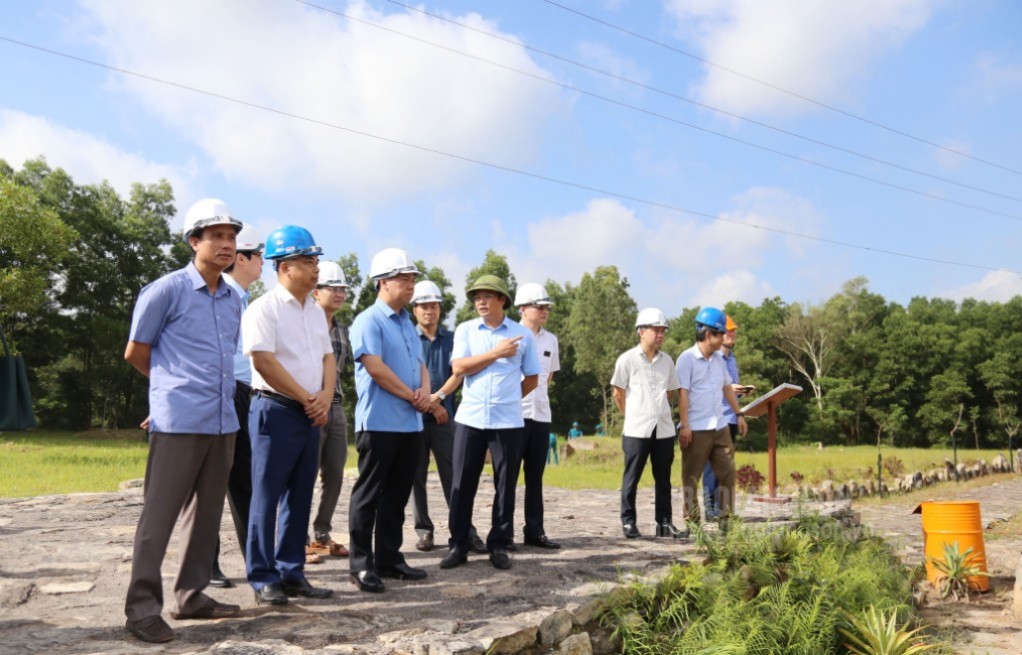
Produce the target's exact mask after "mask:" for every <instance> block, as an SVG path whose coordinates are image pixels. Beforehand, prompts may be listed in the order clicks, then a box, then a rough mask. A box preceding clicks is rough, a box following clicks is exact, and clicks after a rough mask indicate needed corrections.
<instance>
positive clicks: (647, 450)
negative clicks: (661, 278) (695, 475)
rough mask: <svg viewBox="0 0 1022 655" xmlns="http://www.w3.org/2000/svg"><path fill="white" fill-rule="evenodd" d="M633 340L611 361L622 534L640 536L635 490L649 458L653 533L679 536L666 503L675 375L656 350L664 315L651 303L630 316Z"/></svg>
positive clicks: (664, 328) (661, 338) (681, 535)
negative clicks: (620, 457) (619, 419)
mask: <svg viewBox="0 0 1022 655" xmlns="http://www.w3.org/2000/svg"><path fill="white" fill-rule="evenodd" d="M635 328H636V331H637V332H638V335H639V345H638V346H636V347H635V348H632V349H631V350H628V351H625V352H624V353H623V354H622V355H621V356H620V357H618V359H617V363H616V364H615V365H614V377H613V378H611V381H610V384H611V385H612V386H613V387H614V403H615V404H616V405H617V408H618V409H619V410H620V411H621V413H622V414H623V415H624V417H625V424H624V429H623V430H622V437H623V438H622V440H621V447H622V450H624V453H625V471H624V475H623V477H622V480H621V530H622V531H623V532H624V535H625V537H627V538H628V539H635V538H637V537H640V536H642V535H641V533H640V532H639V529H638V527H636V512H635V491H636V489H637V488H638V486H639V478H640V477H642V471H643V469H644V468H645V467H646V460H647V459H649V460H651V461H652V465H653V481H654V491H655V505H654V508H655V509H654V512H655V519H656V528H655V532H656V535H657V536H658V537H672V538H674V539H681V538H684V537H687V536H688V533H687V532H685V531H682V530H679V529H678V528H676V527H674V522H673V521H674V519H673V516H672V508H671V465H672V464H673V463H674V438H675V435H676V432H675V430H674V419H673V418H672V416H671V402H670V401H671V398H672V397H674V396H676V395H677V391H678V388H679V386H680V385H679V384H678V376H677V374H676V373H675V371H674V364H673V362H672V361H671V358H670V357H668V356H667V355H666V354H664V353H663V352H662V351H661V350H660V346H662V345H663V343H664V333H665V332H666V331H667V317H666V316H664V313H663V312H662V311H660V310H659V309H656V308H655V307H649V308H646V309H644V310H642V311H641V312H639V316H638V317H637V318H636V321H635Z"/></svg>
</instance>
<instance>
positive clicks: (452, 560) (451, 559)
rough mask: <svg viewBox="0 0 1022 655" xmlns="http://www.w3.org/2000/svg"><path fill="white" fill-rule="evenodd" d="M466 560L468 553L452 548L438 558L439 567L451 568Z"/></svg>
mask: <svg viewBox="0 0 1022 655" xmlns="http://www.w3.org/2000/svg"><path fill="white" fill-rule="evenodd" d="M467 561H468V553H466V552H464V551H461V550H458V549H457V548H452V549H451V550H450V552H449V553H447V556H446V557H444V558H443V559H442V560H440V568H442V569H453V568H455V567H458V566H461V565H462V564H464V563H465V562H467Z"/></svg>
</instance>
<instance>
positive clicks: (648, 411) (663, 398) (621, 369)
mask: <svg viewBox="0 0 1022 655" xmlns="http://www.w3.org/2000/svg"><path fill="white" fill-rule="evenodd" d="M610 383H611V384H612V385H614V386H615V387H617V388H619V389H624V392H625V424H624V428H623V429H622V436H625V437H633V438H638V439H646V438H649V436H650V435H651V434H652V433H653V430H654V429H655V430H656V438H657V439H673V438H674V437H675V436H676V435H677V434H678V433H677V431H676V430H675V429H674V419H673V418H672V417H671V403H670V401H669V400H668V399H667V392H668V391H675V390H677V389H678V388H680V386H681V385H680V384H678V375H677V373H675V371H674V362H672V361H671V358H670V357H668V356H667V355H665V354H664V353H663V351H660V350H658V351H657V352H656V354H655V355H653V359H652V360H650V359H648V358H647V357H646V353H644V352H642V347H641V346H636V347H634V348H632V349H631V350H626V351H625V352H624V353H622V354H621V356H620V357H618V358H617V363H616V364H614V377H613V378H611V380H610Z"/></svg>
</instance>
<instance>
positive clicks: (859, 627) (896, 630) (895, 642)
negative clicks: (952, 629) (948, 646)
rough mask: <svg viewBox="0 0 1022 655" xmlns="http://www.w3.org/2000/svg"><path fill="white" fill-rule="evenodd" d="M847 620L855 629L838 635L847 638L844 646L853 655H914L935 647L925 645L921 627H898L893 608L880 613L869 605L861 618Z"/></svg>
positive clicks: (850, 617)
mask: <svg viewBox="0 0 1022 655" xmlns="http://www.w3.org/2000/svg"><path fill="white" fill-rule="evenodd" d="M848 621H849V623H851V627H852V628H853V629H854V630H853V631H849V630H846V629H845V628H841V633H842V634H844V635H845V636H846V637H848V640H849V641H848V643H847V644H845V646H846V647H847V648H848V652H849V653H853V655H916V654H917V653H927V652H930V651H933V650H935V649H936V648H937V646H936V645H932V644H928V643H926V641H925V638H924V637H923V636H921V635H920V634H919V633H920V631H921V630H922V629H921V628H916V629H915V630H908V629H907V628H908V626H907V624H906V625H902V626H901V627H899V626H898V611H897V610H896V609H892V610H891V611H890V612H883V611H880V610H878V609H877V608H876V607H875V606H872V605H871V606H870V607H869V609H867V610H866V611H865V612H864V613H863V614H862V615H861V616H852V615H849V616H848Z"/></svg>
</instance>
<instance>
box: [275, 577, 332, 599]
mask: <svg viewBox="0 0 1022 655" xmlns="http://www.w3.org/2000/svg"><path fill="white" fill-rule="evenodd" d="M280 586H282V587H283V588H284V593H285V594H287V595H288V596H301V597H302V598H330V597H331V596H333V595H334V592H333V590H332V589H326V588H325V587H313V586H312V585H311V584H309V581H308V580H306V579H305V578H299V579H298V580H284V581H283V582H281V583H280Z"/></svg>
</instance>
